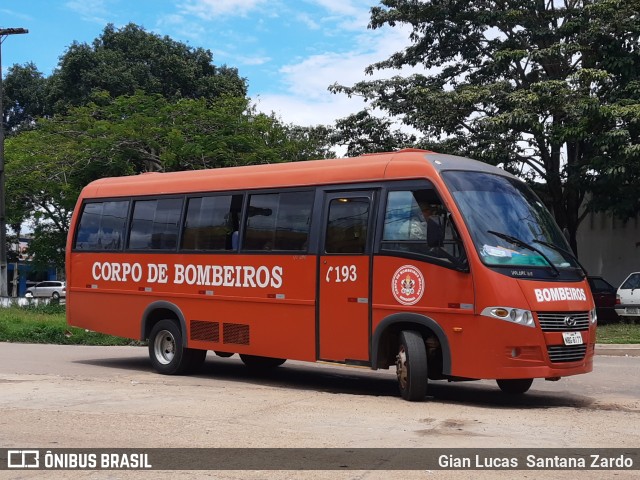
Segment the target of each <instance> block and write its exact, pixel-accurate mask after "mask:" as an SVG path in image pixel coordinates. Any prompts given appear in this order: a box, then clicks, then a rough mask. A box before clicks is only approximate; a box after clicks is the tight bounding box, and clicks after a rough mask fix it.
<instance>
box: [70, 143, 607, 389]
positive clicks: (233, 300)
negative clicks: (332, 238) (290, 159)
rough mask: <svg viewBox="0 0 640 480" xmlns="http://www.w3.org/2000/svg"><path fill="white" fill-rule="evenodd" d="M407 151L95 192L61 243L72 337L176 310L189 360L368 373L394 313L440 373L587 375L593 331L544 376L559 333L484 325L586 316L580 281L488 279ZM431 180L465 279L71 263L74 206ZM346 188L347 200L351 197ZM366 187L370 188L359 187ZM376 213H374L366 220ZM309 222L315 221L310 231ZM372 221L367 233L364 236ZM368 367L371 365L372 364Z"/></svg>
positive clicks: (274, 263)
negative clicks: (337, 365)
mask: <svg viewBox="0 0 640 480" xmlns="http://www.w3.org/2000/svg"><path fill="white" fill-rule="evenodd" d="M426 155H430V156H435V157H437V154H433V153H431V152H425V151H418V150H411V151H402V152H396V153H389V154H379V155H370V156H363V157H358V158H353V159H338V160H322V161H309V162H300V163H288V164H275V165H259V166H250V167H237V168H227V169H218V170H206V171H189V172H176V173H169V174H144V175H139V176H134V177H123V178H112V179H103V180H99V181H96V182H93V183H92V184H90V185H88V186H87V187H86V188H85V189H84V190H83V192H82V194H81V196H80V198H79V200H78V208H76V210H75V212H74V215H73V218H72V221H71V225H72V229H71V231H70V234H69V239H68V243H67V312H68V314H67V315H68V321H69V323H70V324H72V325H76V326H80V327H84V328H87V329H91V330H95V331H100V332H104V333H108V334H113V335H119V336H123V337H128V338H135V339H139V338H143V337H144V333H143V331H142V328H143V325H142V319H143V318H144V316H145V311H147V309H149V308H150V306H152V305H158V302H164V303H167V304H171V305H173V306H175V307H176V308H178V309H179V310H180V313H181V315H182V317H183V318H184V322H185V329H186V337H187V345H188V346H189V347H191V348H198V349H206V350H215V351H222V352H233V353H247V354H251V355H262V356H269V357H277V358H288V359H297V360H306V361H316V360H328V361H335V362H350V361H355V362H360V363H363V364H368V362H371V361H373V360H372V357H373V353H372V348H373V347H372V341H373V340H372V339H373V338H374V337H375V335H376V331H377V329H378V328H379V327H381V325H384V324H385V322H386V321H387V320H388V319H389V318H390V317H392V316H393V315H397V314H415V315H417V316H420V317H424V318H427V319H430V320H431V321H433V322H435V324H437V326H438V328H440V329H441V330H442V332H443V335H444V337H443V339H444V340H445V341H446V342H447V343H448V349H449V351H450V354H451V356H450V364H449V365H448V367H447V368H448V370H447V371H445V372H444V373H445V374H446V375H449V376H453V377H464V378H476V379H480V378H503V379H509V378H533V377H538V378H539V377H560V376H566V375H573V374H578V373H585V372H589V371H591V370H592V368H593V364H592V362H593V353H594V343H595V328H596V327H595V324H593V323H591V322H590V326H589V329H588V330H587V331H583V332H581V335H582V340H583V343H584V344H586V345H587V352H586V355H585V357H584V359H583V360H581V361H579V362H566V363H562V364H561V363H553V362H551V361H550V358H549V354H548V350H549V349H550V347H553V346H556V345H562V344H563V341H564V340H563V336H562V332H544V331H542V330H541V329H540V328H539V327H538V324H537V323H536V327H535V328H532V327H527V326H522V325H516V324H514V323H510V322H508V321H504V320H500V319H496V318H491V317H489V316H486V315H482V313H483V311H484V310H485V309H487V308H489V307H501V306H508V307H514V308H519V309H523V310H530V311H531V312H533V313H534V315H537V314H538V313H544V312H588V311H590V310H592V309H593V308H594V303H593V299H592V297H591V292H590V290H589V287H588V285H587V283H586V280H582V281H574V282H544V281H534V280H523V279H518V278H512V277H510V276H507V275H503V274H500V273H497V272H495V271H493V270H491V269H489V268H487V267H486V266H485V265H484V264H483V263H482V261H481V260H480V258H479V257H478V254H477V252H476V251H475V249H474V247H473V243H472V239H471V236H470V234H469V232H468V231H467V230H466V228H464V221H463V218H462V216H461V214H460V212H459V211H458V209H457V207H456V205H455V202H454V200H453V197H452V196H451V195H450V194H449V192H448V191H447V189H446V187H445V184H444V182H443V181H442V178H441V177H440V174H439V172H438V171H437V169H436V168H435V167H434V165H432V163H431V162H430V161H426V160H425V156H426ZM416 179H429V180H430V181H431V182H432V183H433V185H434V186H435V189H436V190H437V191H438V193H439V195H440V196H441V199H442V202H443V204H444V206H445V207H446V208H447V210H448V211H449V212H450V213H451V219H452V221H453V222H454V223H455V224H456V225H457V226H458V227H459V230H460V236H461V239H462V242H463V244H464V246H465V250H466V253H467V257H468V262H469V269H468V271H460V270H456V269H454V268H446V267H444V266H438V265H436V264H434V263H427V262H426V261H419V260H413V259H409V258H399V257H394V256H390V255H385V256H382V255H380V256H378V255H368V254H363V255H354V256H351V255H335V256H331V255H329V256H324V255H319V256H317V255H315V254H314V255H307V254H300V255H296V254H278V253H265V254H258V253H253V254H246V255H245V254H237V253H229V254H225V253H215V254H204V253H197V254H194V253H191V254H183V253H146V252H145V253H138V254H136V253H127V252H124V253H107V252H105V253H100V252H80V251H73V249H72V247H73V239H74V231H73V228H75V226H76V225H77V222H78V215H79V211H80V208H79V207H80V206H81V204H82V201H83V200H85V199H99V198H109V199H113V198H118V197H127V196H156V195H162V194H185V193H192V192H216V191H219V192H227V191H233V192H244V191H250V190H253V189H276V190H277V189H279V188H288V187H307V186H308V187H311V186H323V185H326V186H328V185H350V186H351V187H352V186H353V185H354V184H359V183H363V184H364V183H369V184H370V185H371V184H375V183H376V182H378V183H379V182H383V181H387V180H416ZM351 187H346V188H351ZM366 188H372V189H373V188H376V187H371V186H368V187H366ZM374 213H375V212H374ZM313 221H314V222H315V221H321V219H320V218H318V219H316V218H315V217H314V220H313ZM373 223H374V222H372V225H373ZM371 366H372V367H373V368H377V365H371Z"/></svg>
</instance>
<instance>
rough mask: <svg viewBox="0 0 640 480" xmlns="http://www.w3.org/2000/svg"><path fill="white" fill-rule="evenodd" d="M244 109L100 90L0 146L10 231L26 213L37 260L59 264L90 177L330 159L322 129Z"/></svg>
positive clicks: (225, 100) (226, 101)
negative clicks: (3, 155)
mask: <svg viewBox="0 0 640 480" xmlns="http://www.w3.org/2000/svg"><path fill="white" fill-rule="evenodd" d="M248 102H249V101H248V100H247V99H246V98H241V97H226V96H225V97H220V98H217V99H214V100H207V99H204V98H200V99H182V100H179V101H175V102H172V101H170V100H168V99H166V98H164V97H163V96H161V95H159V94H155V95H148V94H145V93H143V92H136V93H135V94H134V95H123V96H120V97H117V98H115V99H112V98H111V97H110V95H109V94H108V93H107V92H102V93H99V94H98V93H96V94H95V95H94V102H92V103H89V104H88V105H85V106H80V107H74V108H71V109H70V110H69V112H68V115H56V116H54V117H51V118H44V119H41V120H40V121H39V122H38V125H37V128H35V129H33V130H29V131H24V132H22V133H21V134H20V135H16V136H14V137H11V138H9V139H8V140H7V143H6V152H7V159H8V160H9V161H8V162H7V165H6V172H7V177H6V178H7V191H8V192H9V195H8V197H7V198H8V203H7V210H8V217H9V221H10V223H11V224H19V223H21V222H22V221H23V220H24V219H25V218H27V217H28V216H29V215H35V216H36V220H37V221H38V222H37V225H38V226H37V228H36V231H35V237H36V239H37V238H40V237H42V241H41V242H40V241H37V242H35V243H34V244H33V246H32V247H31V250H32V251H35V249H37V252H36V257H37V256H38V255H40V258H39V259H38V261H40V262H53V263H55V264H59V263H60V262H63V261H64V256H63V252H64V238H65V236H66V232H67V231H68V229H69V220H70V217H71V212H72V210H73V208H74V206H75V202H76V199H77V198H78V195H79V193H80V190H81V189H82V188H83V187H84V186H85V185H86V184H87V183H89V182H91V181H93V180H95V179H98V178H102V177H107V176H121V175H133V174H138V173H144V172H149V171H178V170H197V169H203V168H216V167H223V166H237V165H248V164H256V163H274V162H282V161H291V160H294V159H295V160H307V159H311V158H323V157H330V156H332V155H333V154H332V153H331V152H330V151H329V145H328V142H327V138H328V135H329V132H328V130H327V129H325V128H324V127H314V128H303V127H296V126H291V125H285V124H283V123H282V122H281V121H279V120H278V119H277V118H276V117H274V116H273V115H265V114H262V113H258V112H256V111H254V110H253V109H252V108H250V107H249V105H248ZM56 239H57V240H56ZM54 240H56V242H57V243H54V244H51V242H53V241H54ZM47 244H48V245H49V247H47V248H46V249H45V248H43V246H44V245H47Z"/></svg>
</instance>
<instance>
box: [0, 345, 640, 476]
mask: <svg viewBox="0 0 640 480" xmlns="http://www.w3.org/2000/svg"><path fill="white" fill-rule="evenodd" d="M639 378H640V358H639V357H608V356H598V357H597V358H596V367H595V369H594V372H593V373H591V374H588V375H582V376H578V377H570V378H566V379H562V380H561V381H560V382H544V381H536V382H534V385H533V387H532V389H531V390H530V391H529V392H528V393H527V394H526V395H524V396H522V397H519V398H516V399H514V398H509V397H506V396H505V395H504V394H502V393H501V392H500V390H499V389H498V388H497V386H496V385H495V382H490V381H482V382H466V383H455V384H448V383H446V382H432V384H431V385H430V388H429V395H428V397H427V398H426V399H425V401H424V402H417V403H410V402H405V401H403V400H401V398H400V397H399V395H398V393H397V387H396V383H395V372H393V371H392V370H391V371H377V372H373V371H370V370H367V369H354V368H346V367H336V366H329V365H322V364H306V363H300V362H287V363H286V364H285V365H284V366H282V367H280V368H278V369H276V370H274V371H273V372H271V373H269V374H266V375H264V374H261V375H259V374H252V373H250V372H248V371H247V370H246V369H245V367H244V366H243V365H242V363H241V362H240V361H239V360H238V359H237V358H230V359H221V358H217V357H215V356H214V355H213V354H212V353H210V354H209V356H208V357H207V362H206V364H205V367H204V369H203V371H202V372H201V373H199V374H198V375H195V376H188V377H179V376H172V377H168V376H161V375H158V374H156V373H154V372H153V371H152V370H151V368H150V365H149V360H148V357H147V351H146V349H144V348H141V347H68V346H52V345H21V344H7V343H2V344H0V407H1V411H2V413H1V415H0V447H2V448H41V449H48V448H101V449H108V448H146V447H163V448H174V447H200V448H214V447H226V448H230V447H242V448H250V447H256V448H257V447H260V448H265V447H273V448H284V447H288V448H293V447H313V448H328V447H335V448H369V447H370V448H402V449H405V448H470V449H478V448H510V447H516V448H578V447H589V448H596V449H597V448H611V447H625V448H640V382H639V381H638V379H639ZM603 473H604V475H603ZM577 474H579V475H580V476H581V477H586V478H617V479H626V478H637V476H638V475H637V474H638V470H636V471H635V472H630V471H615V472H612V471H609V472H593V471H591V472H579V473H576V472H575V471H573V472H572V471H520V472H513V471H511V472H500V471H477V470H476V471H473V472H461V471H442V470H431V471H396V472H386V471H375V470H367V471H346V472H345V471H342V472H340V471H311V472H309V471H307V472H296V471H283V472H274V471H246V470H244V471H196V472H188V471H172V472H166V474H165V473H163V472H158V471H152V472H122V471H92V472H72V471H62V472H43V471H32V472H27V471H6V470H5V471H0V477H1V478H21V479H22V478H24V479H31V478H43V477H46V478H100V479H103V478H109V479H115V478H148V479H151V478H218V479H243V478H250V479H252V478H291V479H298V478H301V479H302V478H304V479H307V478H320V479H323V478H349V479H350V478H358V479H360V478H361V479H373V478H390V476H398V475H399V476H401V478H406V479H412V478H443V479H448V478H472V477H473V478H514V476H518V477H521V478H567V479H569V478H574V477H575V476H576V475H577Z"/></svg>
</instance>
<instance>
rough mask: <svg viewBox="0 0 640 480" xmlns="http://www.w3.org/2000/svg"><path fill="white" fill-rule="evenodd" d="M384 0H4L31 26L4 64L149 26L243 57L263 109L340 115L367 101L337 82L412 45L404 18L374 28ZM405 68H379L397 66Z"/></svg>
mask: <svg viewBox="0 0 640 480" xmlns="http://www.w3.org/2000/svg"><path fill="white" fill-rule="evenodd" d="M377 4H378V1H377V0H173V1H169V0H63V1H55V0H4V1H2V2H1V3H0V27H3V28H10V27H23V28H27V29H28V30H29V34H27V35H15V36H10V37H8V38H7V39H6V41H5V42H4V43H3V46H2V67H3V71H4V72H6V69H7V67H8V66H10V65H13V64H14V63H18V64H24V63H27V62H34V63H35V64H36V66H37V67H38V69H39V70H40V71H41V72H43V73H44V74H45V75H47V76H48V75H50V74H51V72H52V71H53V70H54V69H55V68H56V66H57V64H58V59H59V57H60V56H61V55H62V54H63V53H64V52H65V50H66V48H67V47H68V46H69V45H71V44H72V42H73V41H77V42H80V43H85V42H86V43H91V42H92V41H93V40H94V39H95V38H96V37H97V36H99V35H100V33H101V32H102V30H103V29H104V27H105V25H106V24H107V23H113V24H114V25H115V26H116V27H121V26H123V25H126V24H127V23H129V22H133V23H136V24H138V25H141V26H143V27H144V28H145V29H146V30H147V31H151V32H154V33H157V34H160V35H169V36H170V37H171V38H173V39H174V40H178V41H181V42H185V43H188V44H189V45H191V46H193V47H203V48H206V49H209V50H211V51H212V52H213V56H214V63H215V64H216V65H222V64H226V65H228V66H231V67H236V68H237V69H238V71H239V73H240V75H241V76H242V77H245V78H247V80H248V83H249V96H250V97H251V98H252V100H253V101H254V103H255V104H256V105H257V106H258V108H259V109H260V110H263V111H266V112H271V111H274V112H276V114H278V115H279V116H280V117H281V118H282V119H283V120H284V121H285V122H287V123H295V124H298V125H315V124H331V123H333V121H334V120H335V119H337V118H342V117H345V116H346V115H348V114H349V113H352V112H356V111H358V110H360V109H361V107H362V104H361V103H360V101H359V100H358V99H348V98H346V96H344V95H331V94H330V93H329V92H328V91H327V87H328V86H329V85H331V84H333V83H335V82H338V83H340V84H344V85H351V84H353V83H355V82H357V81H359V80H363V79H366V78H368V79H370V78H372V77H367V76H365V74H364V69H365V68H366V67H367V66H368V65H370V64H372V63H374V62H376V61H379V60H383V59H386V58H387V57H389V55H391V54H392V53H394V52H396V51H398V50H401V49H402V48H403V47H404V46H406V45H407V38H408V32H407V31H406V30H402V29H400V28H398V27H396V28H386V29H380V30H376V31H372V30H368V29H367V24H368V22H369V18H370V17H369V10H370V8H371V7H372V6H376V5H377ZM393 74H398V72H397V71H390V72H384V73H382V74H380V75H378V76H385V77H388V76H391V75H393Z"/></svg>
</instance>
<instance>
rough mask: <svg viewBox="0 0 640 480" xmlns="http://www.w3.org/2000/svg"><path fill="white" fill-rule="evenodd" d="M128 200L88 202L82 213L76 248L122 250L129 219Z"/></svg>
mask: <svg viewBox="0 0 640 480" xmlns="http://www.w3.org/2000/svg"><path fill="white" fill-rule="evenodd" d="M128 209H129V202H128V201H126V200H125V201H108V202H95V203H87V204H85V206H84V209H83V210H82V214H81V215H80V223H79V225H78V233H77V235H76V240H75V244H74V248H75V249H82V250H120V249H121V248H122V239H123V238H124V236H125V235H124V228H125V225H126V220H127V211H128Z"/></svg>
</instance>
